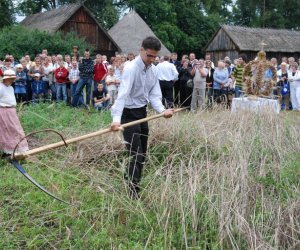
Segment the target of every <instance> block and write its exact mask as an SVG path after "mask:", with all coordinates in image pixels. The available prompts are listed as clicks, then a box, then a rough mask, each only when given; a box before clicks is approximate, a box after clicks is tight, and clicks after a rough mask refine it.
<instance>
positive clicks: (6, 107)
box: [0, 106, 15, 109]
mask: <svg viewBox="0 0 300 250" xmlns="http://www.w3.org/2000/svg"><path fill="white" fill-rule="evenodd" d="M0 108H2V109H12V108H15V107H14V106H12V107H8V106H5V107H4V106H0Z"/></svg>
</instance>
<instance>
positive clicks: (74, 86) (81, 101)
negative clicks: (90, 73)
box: [71, 83, 84, 105]
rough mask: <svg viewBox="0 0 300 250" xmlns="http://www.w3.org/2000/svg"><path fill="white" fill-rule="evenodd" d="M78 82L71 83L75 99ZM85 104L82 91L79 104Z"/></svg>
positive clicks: (72, 94)
mask: <svg viewBox="0 0 300 250" xmlns="http://www.w3.org/2000/svg"><path fill="white" fill-rule="evenodd" d="M77 85H78V83H74V84H73V83H71V96H72V100H73V99H74V96H75V93H76V88H77ZM82 104H84V99H83V91H81V94H80V97H79V100H78V105H82Z"/></svg>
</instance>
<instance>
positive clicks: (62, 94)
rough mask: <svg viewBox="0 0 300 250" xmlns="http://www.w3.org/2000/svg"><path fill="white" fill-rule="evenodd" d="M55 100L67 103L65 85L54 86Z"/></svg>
mask: <svg viewBox="0 0 300 250" xmlns="http://www.w3.org/2000/svg"><path fill="white" fill-rule="evenodd" d="M56 98H57V101H65V102H67V85H66V84H65V83H57V84H56Z"/></svg>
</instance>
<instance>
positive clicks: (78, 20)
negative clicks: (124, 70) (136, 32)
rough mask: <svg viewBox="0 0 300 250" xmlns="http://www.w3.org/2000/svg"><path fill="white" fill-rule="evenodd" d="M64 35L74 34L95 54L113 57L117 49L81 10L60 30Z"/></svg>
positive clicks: (83, 10)
mask: <svg viewBox="0 0 300 250" xmlns="http://www.w3.org/2000/svg"><path fill="white" fill-rule="evenodd" d="M60 31H62V32H64V34H66V33H68V32H74V33H76V34H77V35H79V36H81V37H84V38H85V40H86V41H87V42H88V43H90V44H91V45H92V46H93V47H94V48H95V50H94V52H95V53H100V54H105V55H107V56H108V57H111V56H114V55H115V53H116V51H118V49H117V48H116V46H115V45H114V44H113V43H112V42H111V40H110V39H109V37H108V36H107V35H106V34H105V33H104V32H103V31H102V29H101V28H100V27H99V25H98V24H97V22H96V21H95V20H94V19H93V18H92V17H91V16H90V15H89V13H88V12H87V11H86V10H85V9H84V8H83V7H81V8H79V9H78V11H76V13H74V14H73V15H72V16H71V18H69V19H68V20H67V21H66V22H65V23H64V25H63V26H62V27H61V28H60Z"/></svg>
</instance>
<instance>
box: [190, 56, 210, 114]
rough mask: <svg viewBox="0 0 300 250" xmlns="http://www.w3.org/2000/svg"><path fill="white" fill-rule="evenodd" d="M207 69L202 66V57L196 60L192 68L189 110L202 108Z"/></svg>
mask: <svg viewBox="0 0 300 250" xmlns="http://www.w3.org/2000/svg"><path fill="white" fill-rule="evenodd" d="M207 73H208V70H207V69H206V68H205V67H204V59H199V61H196V62H195V64H194V67H193V70H192V73H191V74H192V76H194V79H193V81H194V88H193V93H192V102H191V111H192V112H196V110H197V109H199V108H203V107H204V104H205V88H206V76H207Z"/></svg>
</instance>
